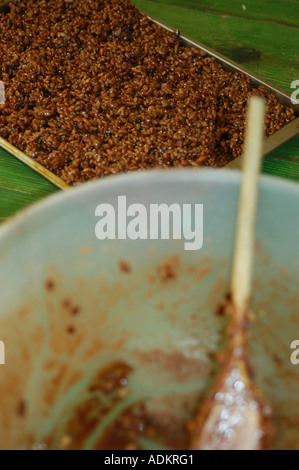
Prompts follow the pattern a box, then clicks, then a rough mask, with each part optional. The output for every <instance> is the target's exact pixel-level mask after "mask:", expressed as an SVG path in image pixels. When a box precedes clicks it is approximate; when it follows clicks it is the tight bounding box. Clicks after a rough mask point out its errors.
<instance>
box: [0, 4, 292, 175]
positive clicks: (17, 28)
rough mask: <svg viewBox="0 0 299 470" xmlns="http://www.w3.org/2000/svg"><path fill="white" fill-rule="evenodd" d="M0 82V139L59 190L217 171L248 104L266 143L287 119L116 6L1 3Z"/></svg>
mask: <svg viewBox="0 0 299 470" xmlns="http://www.w3.org/2000/svg"><path fill="white" fill-rule="evenodd" d="M0 80H2V81H3V82H4V84H5V91H6V103H5V105H0V136H2V137H3V138H5V139H7V140H9V142H11V143H12V144H13V145H15V146H16V147H18V148H19V149H21V150H22V151H24V152H25V153H26V154H27V155H29V156H30V157H32V158H34V159H35V160H36V161H37V162H39V163H41V164H42V165H44V166H45V167H46V168H48V169H49V170H51V171H52V172H54V173H56V174H57V175H58V176H60V177H61V178H62V179H63V180H65V181H66V182H67V183H70V184H77V183H80V182H84V181H86V180H90V179H95V178H99V177H102V176H106V175H110V174H115V173H119V172H128V171H133V170H139V169H145V168H152V167H160V168H169V167H185V166H190V165H192V166H201V165H211V166H222V165H224V164H226V163H227V162H229V161H230V160H231V159H233V158H235V157H237V156H238V155H240V154H241V152H242V144H243V134H244V121H245V105H246V102H247V99H248V96H249V95H250V94H251V93H254V94H259V95H262V96H264V97H265V98H266V100H267V111H268V117H267V125H266V134H267V135H270V134H272V133H273V132H275V131H276V130H277V129H279V128H281V127H282V126H283V125H284V124H286V123H287V122H289V121H291V120H292V119H293V118H294V112H293V111H292V110H291V109H289V108H287V109H286V108H283V106H282V105H280V104H279V103H277V101H276V99H275V97H274V96H273V95H272V94H270V93H269V92H268V91H267V90H266V89H264V88H260V89H258V90H253V88H252V86H251V85H250V84H249V80H248V78H246V76H245V75H243V74H241V73H231V72H227V71H225V70H224V69H223V68H222V67H221V65H220V64H219V63H217V61H216V60H215V59H213V58H210V57H207V56H206V54H205V53H204V52H202V51H199V50H198V49H196V48H186V47H185V46H183V45H181V44H180V41H179V37H178V35H176V34H174V33H171V32H168V31H166V30H164V29H162V28H161V27H158V26H156V25H154V24H152V23H150V21H149V20H148V19H147V18H146V17H145V16H142V15H141V14H140V13H139V12H138V11H137V9H136V8H135V6H133V5H132V4H131V3H130V2H129V1H128V0H85V1H84V2H82V1H79V0H73V1H70V0H40V1H36V0H11V10H10V12H8V13H6V14H4V13H2V14H0Z"/></svg>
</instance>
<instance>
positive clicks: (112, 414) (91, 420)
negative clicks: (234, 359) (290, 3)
mask: <svg viewBox="0 0 299 470" xmlns="http://www.w3.org/2000/svg"><path fill="white" fill-rule="evenodd" d="M239 185H240V175H239V174H238V173H234V172H229V171H223V170H220V171H219V170H206V171H203V170H201V171H192V170H185V171H173V172H171V171H170V172H161V171H160V172H157V171H154V172H146V174H138V175H129V176H119V177H115V178H110V179H108V180H107V181H102V182H97V183H92V184H87V185H86V186H85V187H80V188H77V189H75V190H72V191H70V192H69V193H68V194H61V195H59V196H57V195H56V196H54V197H52V198H49V199H48V200H47V201H45V202H43V203H42V204H39V205H38V206H36V207H35V208H33V209H31V210H30V211H28V212H27V213H26V214H24V215H22V216H20V217H17V219H16V220H15V221H14V222H12V223H10V224H7V225H6V226H5V227H3V229H2V231H1V233H0V286H1V287H0V289H1V312H0V324H1V329H0V331H1V334H0V340H2V341H3V343H4V344H5V365H2V366H0V367H1V376H0V395H1V397H2V400H1V404H0V436H1V439H0V448H3V449H10V448H12V449H19V448H20V449H21V448H25V449H26V448H32V447H36V446H37V447H42V446H46V445H47V446H48V447H50V448H60V447H61V446H63V445H66V444H65V442H66V441H67V442H68V444H67V445H70V446H73V447H74V448H78V447H80V448H88V449H90V448H94V447H97V448H101V446H102V447H103V446H106V447H103V448H106V449H107V448H119V447H117V446H119V445H122V442H121V439H122V436H121V435H120V436H119V441H117V440H116V438H115V439H114V442H111V441H109V444H108V437H109V432H110V434H111V432H112V431H111V429H112V426H113V424H112V423H114V422H115V420H117V419H120V417H121V416H122V417H123V416H124V415H125V414H126V413H127V412H128V410H130V412H131V411H132V410H133V411H132V414H133V419H134V420H135V421H136V420H137V421H138V423H139V424H138V426H137V428H138V429H137V431H136V429H135V431H134V432H135V434H134V436H135V435H136V436H137V437H136V439H137V442H138V444H139V445H140V446H141V447H142V448H151V449H160V448H186V445H187V437H188V436H187V433H186V423H187V422H188V420H189V419H190V418H191V417H192V415H193V413H194V410H195V408H196V406H197V404H198V401H199V400H200V399H201V398H202V396H203V393H204V392H205V391H206V390H207V389H208V388H209V387H210V385H211V383H212V381H213V380H214V378H215V374H216V373H217V368H216V367H215V363H216V360H215V357H216V355H217V353H218V352H219V351H221V349H222V348H223V347H224V346H223V329H224V326H225V321H226V320H225V318H223V317H222V316H219V315H217V314H216V311H217V306H218V305H219V302H221V301H222V300H223V298H224V296H225V295H226V294H227V293H228V291H229V276H230V267H231V255H232V250H233V240H234V226H235V214H236V210H237V200H238V191H239ZM119 196H126V202H127V206H130V205H131V204H134V203H139V204H143V205H144V206H145V207H146V208H148V210H149V205H150V204H161V203H166V204H168V205H171V204H173V203H176V204H180V205H182V204H203V213H204V219H203V234H204V241H203V247H202V248H201V249H200V250H198V251H186V250H185V249H184V240H150V239H144V240H102V241H100V240H99V239H98V238H97V237H96V235H95V227H96V223H97V221H98V218H97V216H96V215H95V210H96V207H97V206H98V205H99V204H102V203H108V204H112V205H113V206H114V207H115V208H117V207H118V197H119ZM298 208H299V188H298V187H297V186H295V185H293V184H286V183H281V182H280V181H278V180H276V179H269V178H262V180H261V194H260V207H259V215H258V229H257V241H256V256H255V267H254V294H253V303H252V310H253V316H252V318H253V321H252V325H251V329H250V352H251V356H250V362H251V366H252V369H253V371H254V376H255V380H256V382H257V383H258V385H259V386H260V387H261V389H262V390H263V392H264V394H265V398H266V400H267V401H268V402H269V403H270V404H271V406H272V408H273V420H274V422H275V423H276V425H277V426H276V427H277V433H276V437H275V442H274V443H273V448H293V449H294V448H297V447H298V444H297V442H298V441H299V440H298V434H299V433H298V430H297V429H298V422H299V398H298V397H299V393H298V392H299V366H295V365H293V364H292V363H291V360H290V355H291V352H292V351H291V349H290V345H291V343H292V341H294V340H296V339H297V338H296V331H297V330H298V327H299V315H298V311H297V310H298V305H299V293H298V278H299V253H298V240H299V217H298ZM162 222H163V221H162ZM163 223H165V220H164V222H163ZM147 234H148V233H147ZM135 421H134V423H135ZM137 421H136V422H137ZM153 428H154V429H155V433H154V434H153V432H152V431H151V432H148V430H152V429H153ZM113 432H114V435H115V429H114V431H113ZM107 436H108V437H107ZM68 439H69V441H70V442H69V441H68ZM134 439H135V438H134ZM109 446H112V447H109ZM113 446H114V447H113Z"/></svg>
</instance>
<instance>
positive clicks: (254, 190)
mask: <svg viewBox="0 0 299 470" xmlns="http://www.w3.org/2000/svg"><path fill="white" fill-rule="evenodd" d="M264 121H265V103H264V100H263V99H262V98H259V97H257V96H253V97H252V98H251V99H250V100H249V106H248V114H247V127H246V139H245V153H244V169H243V175H242V183H241V192H240V200H239V209H238V217H237V228H236V240H235V250H234V260H233V271H232V286H231V293H232V299H233V302H234V305H235V308H236V310H237V312H236V314H237V316H238V317H239V319H240V318H241V317H242V316H243V315H245V313H246V310H247V307H248V303H249V301H250V297H251V282H252V264H253V254H254V242H255V226H256V212H257V202H258V177H259V173H260V169H261V161H262V147H263V136H264Z"/></svg>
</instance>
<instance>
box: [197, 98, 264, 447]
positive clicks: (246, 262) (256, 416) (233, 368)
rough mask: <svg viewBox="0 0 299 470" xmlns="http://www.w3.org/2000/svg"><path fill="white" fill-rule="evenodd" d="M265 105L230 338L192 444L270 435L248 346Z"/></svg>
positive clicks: (260, 110) (251, 124)
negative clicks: (254, 377)
mask: <svg viewBox="0 0 299 470" xmlns="http://www.w3.org/2000/svg"><path fill="white" fill-rule="evenodd" d="M264 116H265V105H264V101H263V100H262V99H261V98H259V97H252V98H251V99H250V102H249V108H248V119H247V123H248V124H247V130H246V134H247V135H246V141H245V156H244V171H243V177H242V185H241V193H240V201H239V210H238V219H237V227H236V240H235V253H234V262H233V270H232V280H231V300H230V301H229V302H228V303H227V305H226V307H225V308H226V313H228V314H229V315H230V321H229V330H228V334H229V343H228V349H227V353H226V354H225V355H224V358H223V360H224V362H223V366H222V370H221V372H220V375H219V377H218V379H217V380H216V384H215V386H214V387H213V392H212V396H211V397H210V398H208V399H207V401H206V402H205V403H204V404H203V406H201V407H200V409H199V410H198V412H197V416H196V418H195V420H194V421H192V423H190V426H189V431H190V436H191V445H190V448H191V449H193V450H194V449H211V450H216V449H219V450H258V449H262V448H264V447H265V445H266V441H267V439H268V438H269V435H270V428H271V427H270V418H269V411H270V407H269V406H267V405H266V404H265V403H264V402H263V399H262V396H261V393H260V391H259V390H258V388H257V386H256V385H254V384H253V383H252V381H251V374H250V370H249V366H248V360H247V357H248V351H247V322H248V318H247V311H248V307H249V302H250V297H251V281H252V279H251V278H252V260H253V251H254V240H255V222H256V211H257V201H258V176H259V172H260V166H261V156H262V145H263V129H264Z"/></svg>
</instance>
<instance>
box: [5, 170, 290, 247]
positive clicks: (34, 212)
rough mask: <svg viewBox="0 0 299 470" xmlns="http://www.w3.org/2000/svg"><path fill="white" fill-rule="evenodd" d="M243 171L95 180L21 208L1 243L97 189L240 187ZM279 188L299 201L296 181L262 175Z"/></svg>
mask: <svg viewBox="0 0 299 470" xmlns="http://www.w3.org/2000/svg"><path fill="white" fill-rule="evenodd" d="M241 176H242V171H241V170H229V169H222V168H189V167H188V168H171V169H170V168H169V169H153V170H146V171H134V172H130V173H121V174H117V175H111V176H109V177H107V178H102V179H98V180H94V181H89V182H86V183H83V184H81V185H78V186H74V187H72V188H71V189H69V190H67V191H58V192H56V193H54V194H50V195H48V196H46V197H45V198H43V199H41V200H40V201H37V202H35V203H33V204H32V205H30V206H28V207H25V208H24V209H21V210H20V211H18V212H17V213H16V214H14V215H13V216H11V217H10V218H8V219H7V220H6V221H4V222H3V223H2V224H1V225H0V243H1V241H2V239H3V238H5V237H6V236H7V235H9V233H10V232H11V231H12V230H15V229H17V228H21V227H22V224H23V223H25V222H28V219H29V220H30V219H34V218H35V217H37V216H38V215H39V214H40V213H41V212H44V211H45V210H48V209H50V208H52V207H53V206H55V205H58V204H61V203H63V202H64V201H68V200H70V199H74V200H76V199H77V198H80V197H82V195H85V194H88V193H89V192H93V191H95V190H96V189H98V190H101V191H104V190H105V189H110V188H113V187H114V186H115V187H117V186H118V185H119V184H121V183H124V182H127V183H128V187H130V186H132V185H133V184H135V185H142V184H144V183H145V182H147V183H148V182H149V180H152V181H154V182H155V183H157V182H158V183H160V184H162V183H168V182H169V181H172V182H175V181H177V182H178V183H185V182H189V183H191V182H200V181H202V180H204V182H210V183H224V184H234V185H240V182H241ZM262 187H265V188H269V187H272V188H273V187H276V188H277V189H279V190H282V191H285V192H292V193H294V194H295V195H296V194H297V197H298V198H299V184H298V183H296V182H295V181H290V180H287V179H283V178H281V177H277V176H272V175H265V174H261V175H260V188H262Z"/></svg>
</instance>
